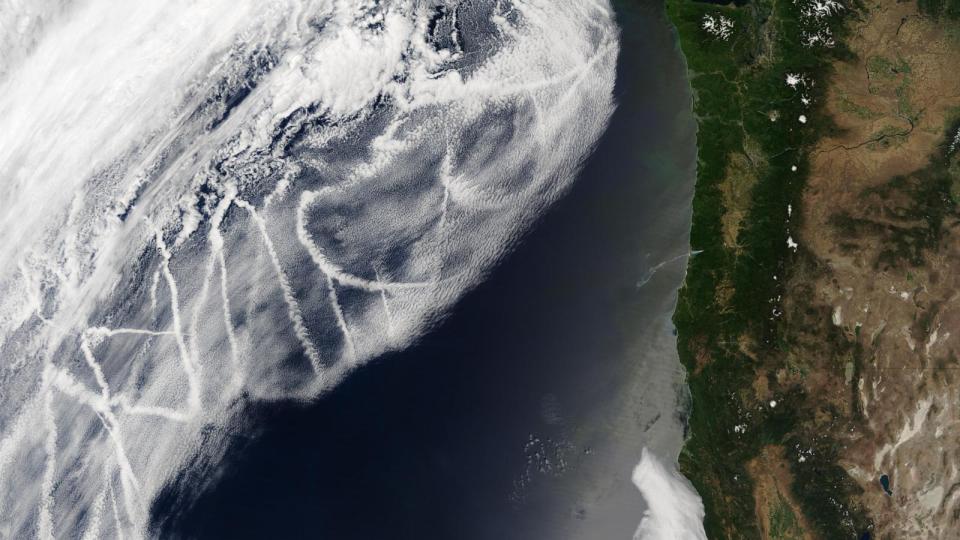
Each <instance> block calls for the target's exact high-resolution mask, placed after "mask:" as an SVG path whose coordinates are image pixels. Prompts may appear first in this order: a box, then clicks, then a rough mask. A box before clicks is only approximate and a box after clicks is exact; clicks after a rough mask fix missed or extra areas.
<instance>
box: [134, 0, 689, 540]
mask: <svg viewBox="0 0 960 540" xmlns="http://www.w3.org/2000/svg"><path fill="white" fill-rule="evenodd" d="M616 12H617V22H618V24H619V25H620V28H621V51H620V57H619V59H618V66H617V81H616V90H615V94H616V101H617V104H618V107H617V110H616V112H615V113H614V116H613V118H612V121H611V123H610V126H609V129H608V130H607V132H606V133H605V134H604V135H603V137H602V139H601V140H600V141H599V143H598V146H597V147H596V150H595V151H594V153H593V154H592V155H591V157H590V158H589V160H588V161H587V162H586V165H585V167H584V169H583V172H582V174H581V175H580V177H579V179H578V180H577V181H576V182H575V183H574V184H573V186H572V188H571V189H570V191H569V192H568V193H567V194H566V195H565V196H564V197H563V198H562V199H561V200H560V201H559V202H558V203H556V204H555V205H554V206H553V207H552V208H551V209H550V210H549V211H548V212H547V213H545V214H544V215H543V216H542V217H541V218H540V219H539V220H538V222H537V223H536V224H535V225H534V226H533V227H532V228H531V230H530V231H529V232H528V233H527V234H526V235H525V236H524V237H523V238H522V240H521V241H520V242H519V243H518V245H517V246H516V248H515V250H514V251H513V252H512V253H511V254H510V255H508V256H506V257H505V258H504V259H503V260H502V261H501V263H500V264H499V265H498V266H497V267H496V268H494V269H493V270H492V271H491V272H490V273H489V275H488V276H486V278H485V279H484V280H483V281H482V283H481V284H480V285H479V286H477V287H476V288H475V289H473V290H472V291H471V292H469V293H468V294H467V295H466V296H465V297H464V298H462V299H461V300H460V301H459V302H458V303H457V304H456V306H455V308H454V309H453V310H452V312H451V313H450V314H449V315H448V316H447V317H446V318H444V319H443V320H442V321H440V322H439V323H438V324H436V326H435V327H434V328H433V329H432V330H431V331H429V332H428V333H427V334H425V335H423V336H422V337H421V338H419V339H418V340H417V341H416V342H415V343H414V344H413V345H412V346H411V347H409V348H407V349H405V350H403V351H401V352H395V353H389V354H386V355H383V356H382V357H380V358H377V359H376V360H374V361H372V362H370V363H369V364H367V365H365V366H363V367H362V368H360V369H358V370H356V371H355V372H353V373H352V374H350V375H349V376H348V377H347V378H346V379H345V380H344V381H343V382H342V383H341V384H339V385H338V386H336V387H335V388H334V389H333V390H331V391H330V392H328V393H326V394H324V395H322V396H321V397H319V398H318V399H316V400H315V401H312V402H310V403H303V402H281V403H276V402H274V403H268V404H264V403H253V404H249V405H246V409H245V411H244V413H243V414H244V415H245V417H246V418H248V419H249V425H250V427H246V428H244V429H242V430H239V431H237V432H236V433H231V434H229V438H230V440H231V441H232V442H231V444H230V446H229V450H228V452H227V454H226V456H225V458H224V460H223V462H222V463H220V464H219V465H217V466H216V467H215V470H216V474H213V475H210V477H209V478H207V479H206V480H205V481H204V482H201V483H200V485H201V486H202V489H201V490H200V491H195V490H196V489H197V488H196V487H195V486H196V485H197V482H196V479H195V478H185V477H181V478H178V479H176V480H174V481H173V482H171V483H170V484H169V485H168V486H167V488H166V489H165V490H163V491H162V492H161V494H160V496H158V497H157V499H156V500H155V501H154V502H153V505H152V507H151V516H152V518H151V523H152V530H153V532H154V533H155V534H156V535H157V536H159V537H163V538H174V537H183V538H335V539H338V540H349V539H358V540H359V539H371V538H391V539H418V540H424V539H461V540H472V539H494V538H496V539H518V540H520V539H523V540H530V539H539V538H543V539H562V538H570V539H606V538H631V537H632V536H633V534H634V533H635V531H636V530H637V526H638V524H639V522H640V519H641V515H642V513H643V511H644V508H645V505H644V502H643V500H642V498H641V496H640V492H639V491H638V490H637V488H636V486H635V485H633V483H632V482H631V476H630V475H631V472H632V470H633V467H634V466H635V465H636V464H637V462H638V461H639V460H640V456H641V452H642V450H643V449H644V448H649V449H650V450H651V451H652V452H653V453H655V454H656V455H658V456H660V457H661V458H662V459H663V460H665V461H667V462H670V461H672V460H675V458H676V455H677V453H678V452H679V449H680V445H681V443H682V438H683V429H684V426H683V416H684V414H685V410H686V407H687V402H686V398H685V393H684V387H683V372H682V369H681V367H680V365H679V361H678V359H677V354H676V350H675V345H676V343H675V337H674V333H673V328H672V325H671V322H670V317H671V315H672V312H673V307H674V303H675V299H676V291H677V289H678V287H679V286H680V284H681V282H682V279H683V274H684V270H685V261H686V256H687V255H688V251H689V245H688V234H689V226H690V201H691V197H692V194H693V186H694V180H695V165H696V148H695V136H696V133H695V132H696V127H695V122H694V119H693V117H692V113H691V110H690V109H691V107H690V103H691V95H690V91H689V87H688V84H687V80H686V73H685V66H684V64H683V59H682V56H681V53H680V51H679V49H678V45H677V42H676V36H675V34H674V30H673V29H672V27H671V26H670V24H669V22H668V21H667V19H666V16H665V14H664V12H663V7H662V6H661V5H660V3H659V2H656V1H654V0H644V1H640V2H628V1H618V2H617V3H616Z"/></svg>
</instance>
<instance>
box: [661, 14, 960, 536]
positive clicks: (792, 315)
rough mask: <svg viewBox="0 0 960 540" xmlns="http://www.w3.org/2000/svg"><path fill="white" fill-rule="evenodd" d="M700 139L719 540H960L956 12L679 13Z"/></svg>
mask: <svg viewBox="0 0 960 540" xmlns="http://www.w3.org/2000/svg"><path fill="white" fill-rule="evenodd" d="M666 4H667V11H668V14H669V16H670V18H671V20H672V21H673V23H674V25H675V26H676V28H677V31H678V34H679V39H680V44H681V48H682V50H683V53H684V56H685V58H686V61H687V64H688V70H689V74H690V80H691V86H692V90H693V94H694V112H695V115H696V118H697V121H698V130H699V131H698V173H697V187H696V193H695V196H694V202H693V205H694V208H693V226H692V230H691V246H692V248H693V250H695V252H697V253H698V254H697V255H696V256H695V257H693V258H692V259H691V260H690V263H689V268H688V273H687V277H686V280H685V283H684V286H683V288H682V290H681V291H680V297H679V302H678V306H677V310H676V313H675V316H674V320H675V324H676V327H677V331H678V348H679V352H680V358H681V361H682V362H683V364H684V366H685V367H686V369H687V371H688V383H689V387H690V394H691V399H692V406H691V409H690V413H689V418H688V419H687V426H688V433H687V437H688V438H687V442H686V445H685V447H684V450H683V452H682V454H681V456H680V468H681V471H682V472H683V473H684V474H685V475H686V476H687V477H688V478H689V479H690V480H691V482H692V483H693V484H694V486H695V487H696V488H697V491H698V492H699V493H700V495H701V497H702V498H703V502H704V507H705V512H706V518H705V523H704V526H705V529H706V533H707V536H708V537H709V538H711V539H720V538H738V539H739V538H748V539H753V538H758V539H759V538H762V539H784V540H788V539H789V540H794V539H804V540H806V539H820V538H823V539H833V538H838V539H841V538H853V539H871V538H874V539H877V538H879V539H888V538H889V539H894V538H896V539H901V538H949V537H955V536H953V535H956V534H957V533H956V531H957V530H960V523H958V522H960V469H958V466H957V465H956V463H957V462H958V458H960V410H958V409H957V408H956V403H957V402H958V401H960V377H958V373H960V372H958V371H957V369H958V368H960V360H958V352H957V351H958V342H957V339H958V338H960V329H958V323H960V307H958V302H957V299H958V298H960V275H958V273H957V272H956V271H955V266H956V263H957V262H960V234H958V232H960V231H958V226H960V212H958V206H957V203H958V201H960V73H958V70H960V1H958V0H920V1H919V2H916V1H912V0H911V1H896V0H872V1H864V2H855V1H851V0H843V2H842V3H841V2H840V1H837V0H748V1H746V2H744V3H740V4H729V5H720V4H715V3H706V2H696V1H692V0H667V3H666Z"/></svg>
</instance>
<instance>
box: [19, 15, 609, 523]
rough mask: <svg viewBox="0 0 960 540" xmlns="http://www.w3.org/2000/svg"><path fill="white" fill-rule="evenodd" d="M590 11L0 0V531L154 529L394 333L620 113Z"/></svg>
mask: <svg viewBox="0 0 960 540" xmlns="http://www.w3.org/2000/svg"><path fill="white" fill-rule="evenodd" d="M617 32H618V30H617V28H616V25H615V23H614V22H613V15H612V10H611V7H610V5H609V4H608V2H607V1H606V0H594V1H590V0H587V1H583V0H496V1H495V0H488V1H483V0H481V1H476V2H469V3H467V2H463V3H459V2H455V1H452V0H448V1H442V0H432V1H428V0H423V1H413V0H379V1H373V0H370V1H345V0H296V1H294V0H269V1H265V0H208V1H204V2H194V1H187V0H171V1H168V2H124V1H116V0H59V1H58V0H41V1H36V2H20V1H17V0H0V36H2V38H0V51H2V52H0V177H2V179H3V180H2V182H0V231H2V233H0V235H2V236H0V537H2V538H27V537H40V538H54V537H82V538H98V537H127V538H129V537H143V536H148V535H149V533H150V531H149V530H148V522H149V508H150V504H151V502H152V501H153V499H154V498H155V496H156V495H157V493H158V492H159V491H160V490H161V489H162V488H163V487H164V485H166V484H167V483H168V482H169V481H170V480H171V479H173V478H175V477H177V476H178V475H180V474H181V473H182V471H183V470H184V468H185V467H186V466H187V464H188V463H197V462H204V460H206V461H207V462H209V463H216V461H217V459H219V458H220V457H221V456H222V453H223V451H224V446H225V442H224V440H225V437H226V436H227V434H228V433H230V432H231V430H233V429H234V428H236V427H237V425H238V424H239V423H241V422H242V419H241V418H240V416H239V415H238V414H237V412H238V411H239V410H240V406H239V404H242V403H243V402H245V401H247V400H277V399H312V398H315V397H316V396H318V395H320V394H322V393H323V392H324V391H325V390H327V389H329V388H331V387H332V386H334V385H336V384H337V383H338V381H340V380H341V379H342V378H343V377H344V376H345V375H346V374H347V373H348V372H349V371H350V370H351V369H353V368H355V367H356V366H359V365H361V364H363V363H364V362H366V361H368V360H370V359H372V358H375V357H376V356H378V355H380V354H382V353H384V352H386V351H390V350H396V349H400V348H403V347H405V346H407V345H408V344H410V343H411V341H412V340H414V339H416V338H417V337H418V336H419V335H421V334H422V333H423V332H424V331H425V330H426V329H427V328H429V326H430V325H431V324H433V323H435V322H436V321H437V320H438V319H439V318H441V317H442V316H443V315H444V313H445V312H446V311H447V310H448V308H449V307H450V306H451V305H452V304H453V303H454V302H455V301H456V300H457V299H458V298H460V297H461V296H462V295H463V294H464V292H465V291H467V290H468V289H469V288H470V287H472V286H474V285H475V284H476V283H477V282H478V281H479V280H480V279H482V277H483V275H484V273H485V272H487V271H488V270H489V269H490V268H491V266H492V265H493V264H494V263H495V262H496V261H497V260H498V259H499V258H500V257H502V256H503V255H504V253H505V252H507V251H508V250H509V248H510V246H511V245H512V244H513V243H514V242H515V241H516V240H517V238H518V236H519V235H520V234H522V232H523V231H524V230H525V228H527V227H528V226H529V225H530V224H531V222H532V221H533V220H535V219H536V218H537V216H538V215H539V214H540V213H542V211H543V210H544V209H545V208H546V207H547V206H548V205H549V204H550V203H551V202H553V201H555V200H556V199H557V198H558V197H559V196H560V195H562V194H563V192H564V190H565V189H566V188H567V187H568V186H569V184H570V182H571V181H572V180H573V179H574V177H575V176H576V174H577V171H578V168H579V166H580V164H581V163H582V161H583V160H584V159H585V157H586V156H587V155H588V154H589V152H590V150H591V148H592V146H593V145H594V144H595V143H596V141H597V139H598V137H599V136H600V134H601V133H602V132H603V130H604V129H605V127H606V124H607V122H608V120H609V118H610V115H611V113H612V111H613V108H614V105H613V100H612V90H613V85H614V78H615V65H616V59H617V54H618V33H617Z"/></svg>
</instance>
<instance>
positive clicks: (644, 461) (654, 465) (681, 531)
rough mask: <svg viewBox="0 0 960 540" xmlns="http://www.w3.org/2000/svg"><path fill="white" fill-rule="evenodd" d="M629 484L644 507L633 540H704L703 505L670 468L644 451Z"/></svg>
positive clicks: (683, 480)
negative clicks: (640, 497)
mask: <svg viewBox="0 0 960 540" xmlns="http://www.w3.org/2000/svg"><path fill="white" fill-rule="evenodd" d="M633 483H634V485H636V486H637V489H639V490H640V495H641V496H642V497H643V502H644V504H645V505H646V508H645V509H644V511H643V516H642V517H641V518H640V527H639V528H638V529H637V532H636V534H634V536H633V538H634V540H706V539H707V535H706V533H705V532H704V529H703V516H704V512H703V503H702V502H701V501H700V496H699V495H697V492H696V491H694V489H693V487H692V486H691V485H690V482H689V481H688V480H687V479H686V478H684V477H683V476H681V475H680V473H678V472H677V471H676V470H675V469H674V467H673V465H667V464H665V463H663V462H662V461H661V460H660V458H658V457H657V456H655V455H654V454H653V452H651V451H650V450H648V449H646V448H644V449H643V454H642V455H641V457H640V463H639V464H637V466H636V468H634V469H633Z"/></svg>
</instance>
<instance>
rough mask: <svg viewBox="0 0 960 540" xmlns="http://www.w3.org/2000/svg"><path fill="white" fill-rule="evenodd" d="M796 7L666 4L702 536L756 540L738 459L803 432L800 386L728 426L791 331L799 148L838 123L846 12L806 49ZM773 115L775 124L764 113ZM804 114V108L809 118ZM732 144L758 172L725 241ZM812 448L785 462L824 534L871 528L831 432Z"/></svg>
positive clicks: (682, 319) (687, 459) (763, 2)
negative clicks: (684, 181) (792, 464)
mask: <svg viewBox="0 0 960 540" xmlns="http://www.w3.org/2000/svg"><path fill="white" fill-rule="evenodd" d="M930 1H935V0H930ZM944 1H952V2H956V1H958V0H944ZM802 4H803V2H802V1H799V2H794V1H783V0H754V1H752V2H751V3H748V4H746V5H743V6H734V5H732V4H731V5H727V6H721V5H716V4H709V3H702V2H695V1H691V0H667V2H666V5H667V12H668V15H669V17H670V18H671V20H672V21H673V23H674V24H675V26H676V28H677V30H678V33H679V38H680V44H681V47H682V50H683V53H684V55H685V57H686V61H687V64H688V69H689V72H690V77H691V85H692V89H693V92H694V96H695V104H694V111H695V114H696V116H697V119H698V124H699V132H698V137H697V141H698V142H697V144H698V158H699V159H698V171H697V184H696V193H695V196H694V201H693V227H692V230H691V244H692V248H693V249H694V250H702V253H700V254H698V255H697V256H695V257H693V258H692V259H691V261H690V264H689V269H688V274H687V278H686V281H685V284H684V286H683V288H682V290H681V291H680V297H679V303H678V306H677V311H676V313H675V315H674V321H675V324H676V326H677V330H678V348H679V352H680V358H681V361H682V362H683V364H684V365H685V366H686V368H687V371H688V382H689V386H690V391H691V396H692V402H693V405H692V412H691V415H690V417H689V423H688V426H689V433H688V435H689V440H688V441H687V444H686V446H685V447H684V450H683V453H682V455H681V458H680V466H681V469H682V471H683V472H684V474H686V476H687V477H688V478H690V480H691V481H692V482H693V483H694V485H695V486H696V488H697V490H698V492H699V493H700V494H701V495H702V497H703V500H704V505H705V507H706V521H705V526H706V530H707V536H708V537H709V538H711V539H721V538H759V536H760V531H759V528H758V525H757V522H756V519H757V518H756V515H755V510H754V498H753V494H752V493H753V486H752V485H751V483H750V479H749V477H748V475H747V474H746V470H745V465H746V463H747V462H748V461H750V460H751V459H752V458H753V457H755V456H756V455H757V454H758V452H759V450H760V449H761V448H762V447H763V446H765V445H768V444H778V445H782V446H785V447H791V446H792V445H793V444H797V443H799V442H801V441H800V440H799V438H801V437H802V436H803V435H802V433H799V432H798V430H797V429H796V426H797V422H798V418H797V412H796V410H797V408H796V407H795V405H796V404H797V403H799V401H801V400H804V399H808V398H807V396H804V395H802V393H801V392H800V391H795V392H794V393H793V394H788V395H787V396H783V397H782V398H781V401H780V403H779V404H778V406H777V407H776V408H766V409H764V410H762V411H758V410H756V409H755V408H754V409H751V414H752V417H751V418H752V421H751V425H750V428H749V429H750V436H749V437H740V436H737V435H736V434H735V433H733V431H732V430H731V427H732V426H734V425H736V424H738V423H739V422H742V421H743V415H742V412H743V410H744V408H745V407H746V405H745V401H746V399H747V398H745V396H748V395H750V394H751V385H752V383H753V381H754V379H755V377H756V375H757V373H758V372H759V373H762V372H763V370H764V369H773V368H775V367H776V364H777V362H780V361H782V358H783V357H784V353H785V350H786V348H787V347H789V345H788V344H789V342H790V340H789V336H788V335H787V332H788V329H786V328H785V327H784V326H783V325H782V323H781V319H780V318H778V317H777V316H776V315H775V310H776V309H778V308H779V307H780V298H781V297H782V295H783V294H784V291H783V283H784V281H785V280H786V276H788V275H789V272H790V270H791V267H792V266H793V265H794V264H796V261H797V259H798V258H799V257H802V256H803V253H802V251H801V253H799V254H797V253H794V251H792V250H790V249H789V248H788V246H787V238H788V236H790V227H791V221H790V220H792V223H793V224H794V226H796V225H795V224H797V223H798V220H799V217H800V215H801V214H800V212H799V207H800V204H801V192H802V190H803V188H804V179H805V177H806V174H807V164H806V157H805V156H806V152H807V151H808V150H809V149H810V148H811V147H812V145H813V144H814V143H815V142H816V141H817V139H818V138H820V137H821V136H822V135H823V134H825V133H828V132H830V131H831V130H832V129H834V127H833V125H832V124H831V122H830V119H829V118H828V117H827V116H826V115H824V114H821V113H820V112H819V104H820V103H821V102H822V101H823V95H822V92H823V90H824V88H825V86H826V84H825V80H826V77H827V75H828V74H829V70H830V65H831V63H832V62H833V61H834V60H836V59H837V58H841V57H843V56H845V55H849V52H848V51H847V50H846V49H845V48H844V47H843V44H842V37H843V32H844V30H843V22H844V21H843V19H844V17H845V15H843V14H841V15H838V16H832V17H828V18H826V19H825V21H826V22H825V23H824V24H827V25H828V26H829V28H830V29H831V31H832V33H833V35H834V38H835V40H836V42H837V43H836V45H835V46H833V47H830V48H826V47H823V46H814V47H807V46H804V45H802V41H803V38H804V36H803V34H802V33H803V31H804V30H808V31H809V30H810V29H811V26H810V21H809V20H808V19H804V18H803V17H802V15H801V13H800V7H799V5H802ZM848 7H849V6H848ZM705 14H709V15H714V16H716V15H718V14H722V15H724V16H726V17H728V18H729V19H731V20H732V21H734V30H733V34H732V35H731V37H730V38H729V39H728V40H726V41H723V40H719V39H716V38H714V37H711V36H710V35H709V34H708V33H707V32H705V31H704V30H703V29H702V28H701V24H702V19H703V16H704V15H705ZM848 14H849V12H848ZM787 73H796V74H802V75H804V76H805V77H806V78H807V80H809V81H813V82H815V84H814V85H808V86H807V87H806V88H805V89H804V90H803V93H805V94H806V95H807V96H808V97H809V99H810V100H811V105H809V106H805V105H804V104H802V103H801V100H800V93H801V92H800V91H799V90H796V89H793V88H790V87H789V86H788V85H787V84H786V82H785V76H786V74H787ZM774 112H775V114H776V115H777V120H776V121H771V116H770V115H771V113H774ZM800 115H805V116H806V117H807V122H806V123H805V124H803V123H800V122H799V121H798V118H799V116H800ZM738 154H740V155H743V156H746V157H747V158H748V160H749V162H750V166H751V167H752V168H753V172H754V173H755V174H756V182H755V184H753V187H752V190H751V191H750V195H749V201H748V202H747V203H746V207H745V208H739V209H736V210H741V211H744V212H745V213H746V214H745V215H746V218H745V219H744V220H743V221H742V223H741V226H740V229H739V234H738V236H737V242H736V244H737V245H736V246H735V247H733V246H726V245H724V241H723V228H722V218H723V216H724V213H725V212H727V211H729V210H731V209H729V208H725V206H724V196H723V192H722V183H723V181H724V179H725V176H726V175H727V171H728V165H729V163H730V159H731V156H733V155H738ZM794 166H796V167H797V170H796V171H793V170H791V168H792V167H794ZM788 204H789V205H792V208H793V213H792V218H789V219H788V215H787V205H788ZM743 339H746V340H747V341H748V342H749V343H751V344H752V345H751V347H752V349H753V351H754V353H755V354H753V355H752V356H754V358H750V357H747V356H746V355H745V354H744V353H743V352H742V348H741V347H739V346H738V342H739V341H741V340H743ZM804 442H806V441H804ZM818 449H819V450H820V451H819V452H818V454H817V456H816V457H815V458H811V459H813V460H815V462H814V463H808V464H807V465H808V466H807V467H805V468H804V469H803V470H794V471H793V472H794V475H795V478H796V487H795V492H796V493H795V495H796V497H797V500H798V501H799V503H800V505H801V507H802V510H803V513H804V515H805V518H806V520H807V523H810V524H812V526H814V527H816V528H817V529H818V532H819V535H820V536H822V537H824V538H851V535H858V533H857V532H856V531H858V530H859V531H862V530H865V529H864V527H866V519H865V518H864V517H863V516H861V515H860V514H859V513H858V512H856V511H855V510H852V509H851V508H850V506H849V505H847V504H846V503H845V501H846V500H848V499H849V498H850V495H851V494H853V493H855V492H856V489H857V488H856V486H855V484H854V483H853V482H852V481H851V480H850V479H849V478H847V477H846V473H845V472H844V471H843V469H842V468H840V467H839V466H837V465H836V464H835V463H834V462H833V460H834V459H835V455H836V452H835V451H833V450H834V449H835V446H834V445H832V443H831V441H821V442H820V443H819V446H818ZM853 537H857V536H853Z"/></svg>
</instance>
